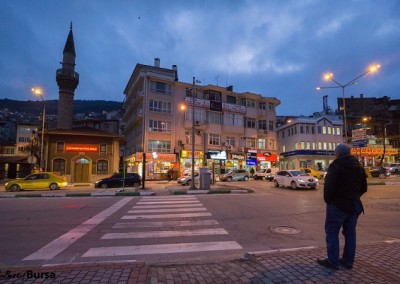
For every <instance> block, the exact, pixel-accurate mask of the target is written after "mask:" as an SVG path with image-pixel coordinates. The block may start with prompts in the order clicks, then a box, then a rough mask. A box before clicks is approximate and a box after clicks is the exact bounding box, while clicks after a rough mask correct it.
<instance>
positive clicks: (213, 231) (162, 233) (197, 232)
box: [101, 228, 228, 240]
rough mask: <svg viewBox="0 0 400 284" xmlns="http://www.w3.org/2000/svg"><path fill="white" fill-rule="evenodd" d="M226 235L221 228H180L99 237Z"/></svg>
mask: <svg viewBox="0 0 400 284" xmlns="http://www.w3.org/2000/svg"><path fill="white" fill-rule="evenodd" d="M205 235H207V236H211V235H228V232H227V231H226V230H225V229H222V228H215V229H199V230H182V231H151V232H129V233H107V234H105V235H104V236H102V237H101V239H102V240H112V239H143V238H170V237H194V236H205Z"/></svg>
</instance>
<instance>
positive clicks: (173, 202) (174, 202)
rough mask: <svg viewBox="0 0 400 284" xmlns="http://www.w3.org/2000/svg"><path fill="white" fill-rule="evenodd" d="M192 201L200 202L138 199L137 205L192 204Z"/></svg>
mask: <svg viewBox="0 0 400 284" xmlns="http://www.w3.org/2000/svg"><path fill="white" fill-rule="evenodd" d="M193 203H200V201H198V200H187V201H186V200H184V201H139V202H138V203H136V204H138V205H145V204H193Z"/></svg>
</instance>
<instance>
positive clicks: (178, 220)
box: [82, 196, 243, 258]
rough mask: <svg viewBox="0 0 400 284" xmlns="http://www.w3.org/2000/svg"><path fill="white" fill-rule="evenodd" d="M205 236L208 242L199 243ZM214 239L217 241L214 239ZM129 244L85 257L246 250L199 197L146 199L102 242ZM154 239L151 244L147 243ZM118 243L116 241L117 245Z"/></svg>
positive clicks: (89, 252) (96, 249) (102, 248)
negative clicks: (222, 226)
mask: <svg viewBox="0 0 400 284" xmlns="http://www.w3.org/2000/svg"><path fill="white" fill-rule="evenodd" d="M202 237H205V238H206V239H207V241H201V242H199V241H198V240H199V239H198V238H202ZM213 238H214V239H213ZM112 240H125V241H129V244H131V243H132V245H121V246H98V247H91V248H89V249H88V250H87V251H86V252H84V254H83V255H82V257H83V258H89V257H107V256H135V255H136V256H138V255H149V254H171V253H195V252H210V251H232V250H240V249H243V248H242V246H241V245H240V244H238V243H237V242H235V241H232V240H229V233H228V232H227V231H226V230H225V229H224V228H221V226H220V224H219V223H218V221H217V220H215V219H213V218H212V214H211V213H210V212H208V210H207V208H205V207H204V206H203V205H202V204H201V202H200V201H199V200H198V198H197V197H196V196H143V197H141V198H140V200H139V201H138V202H137V203H136V204H135V205H134V206H133V207H132V208H130V209H129V210H128V211H127V213H126V214H125V215H123V216H122V217H121V219H120V222H118V223H116V224H115V225H113V226H112V232H109V233H105V234H104V235H102V236H101V237H100V240H99V242H96V243H99V244H100V245H101V244H102V242H104V244H110V241H112ZM148 240H151V244H143V242H144V243H146V242H145V241H148ZM113 243H115V242H113ZM124 244H126V242H125V243H124Z"/></svg>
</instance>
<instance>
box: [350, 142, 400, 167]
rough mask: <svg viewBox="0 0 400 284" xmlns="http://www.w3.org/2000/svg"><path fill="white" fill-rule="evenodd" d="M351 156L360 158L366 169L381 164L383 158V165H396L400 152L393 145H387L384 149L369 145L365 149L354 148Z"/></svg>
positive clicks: (379, 146) (380, 146)
mask: <svg viewBox="0 0 400 284" xmlns="http://www.w3.org/2000/svg"><path fill="white" fill-rule="evenodd" d="M351 154H352V155H354V156H356V157H358V158H359V160H361V161H362V162H363V165H364V167H374V166H379V165H380V164H381V160H382V157H383V165H386V164H391V163H394V162H395V161H396V157H397V156H398V155H399V151H398V149H397V148H393V147H392V146H391V145H386V146H385V148H384V147H383V146H382V145H375V144H372V145H370V144H368V145H367V147H365V148H355V147H353V148H352V149H351Z"/></svg>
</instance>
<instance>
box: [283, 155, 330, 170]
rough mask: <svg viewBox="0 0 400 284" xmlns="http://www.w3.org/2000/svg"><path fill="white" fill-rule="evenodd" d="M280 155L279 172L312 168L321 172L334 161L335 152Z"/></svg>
mask: <svg viewBox="0 0 400 284" xmlns="http://www.w3.org/2000/svg"><path fill="white" fill-rule="evenodd" d="M280 155H281V157H280V159H279V168H280V169H281V170H296V169H299V168H313V169H315V170H318V171H321V170H324V169H327V168H328V166H329V164H330V163H331V162H332V161H333V160H334V159H335V151H332V150H329V151H328V150H326V151H324V150H295V151H290V152H284V153H281V154H280Z"/></svg>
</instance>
